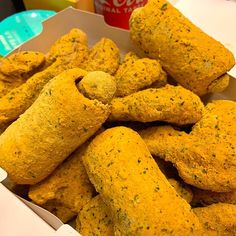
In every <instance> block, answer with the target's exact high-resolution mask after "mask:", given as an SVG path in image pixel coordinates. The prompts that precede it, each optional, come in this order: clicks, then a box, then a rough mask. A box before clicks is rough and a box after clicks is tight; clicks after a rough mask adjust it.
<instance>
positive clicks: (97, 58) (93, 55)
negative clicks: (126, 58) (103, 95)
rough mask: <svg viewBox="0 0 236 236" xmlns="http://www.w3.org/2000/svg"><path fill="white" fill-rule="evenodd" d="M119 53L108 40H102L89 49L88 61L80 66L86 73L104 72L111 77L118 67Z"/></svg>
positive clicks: (114, 45)
mask: <svg viewBox="0 0 236 236" xmlns="http://www.w3.org/2000/svg"><path fill="white" fill-rule="evenodd" d="M119 63H120V51H119V48H118V47H117V46H116V44H115V43H114V42H113V41H112V40H111V39H108V38H102V39H101V40H100V41H99V42H97V43H96V44H95V45H94V46H93V48H92V49H91V51H90V53H89V56H88V60H87V61H85V62H84V63H83V65H81V68H83V69H85V70H86V71H104V72H106V73H108V74H110V75H113V74H114V73H115V72H116V70H117V69H118V67H119Z"/></svg>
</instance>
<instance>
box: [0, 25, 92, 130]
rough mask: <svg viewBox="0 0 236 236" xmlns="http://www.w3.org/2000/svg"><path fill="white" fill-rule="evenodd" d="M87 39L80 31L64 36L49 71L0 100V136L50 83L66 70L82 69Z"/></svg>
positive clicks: (49, 62)
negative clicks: (80, 67)
mask: <svg viewBox="0 0 236 236" xmlns="http://www.w3.org/2000/svg"><path fill="white" fill-rule="evenodd" d="M86 37H87V36H86V35H85V34H84V33H83V32H82V31H80V30H77V29H73V30H71V31H70V33H69V34H66V35H64V36H62V37H61V38H60V39H59V40H58V41H57V42H56V43H55V44H54V45H52V47H51V50H50V52H49V54H48V56H47V63H46V64H47V65H46V66H45V67H46V68H45V69H44V70H43V71H41V72H39V73H36V74H34V75H33V76H32V77H31V78H29V79H28V80H27V81H26V82H25V83H24V84H22V85H21V86H19V87H17V88H15V89H13V90H11V91H10V92H9V93H7V94H6V95H5V96H3V97H2V98H0V132H3V131H4V130H5V129H6V127H7V126H8V125H10V124H11V123H12V122H13V121H14V120H16V119H17V118H18V117H19V116H20V115H21V114H23V113H24V112H25V111H26V110H27V109H28V108H29V107H30V106H31V105H32V103H33V102H34V101H35V100H36V98H37V97H38V95H39V93H40V91H41V90H42V89H43V87H44V85H45V84H46V83H47V82H48V81H50V80H51V79H52V78H54V77H55V76H57V75H58V74H60V73H62V72H63V71H64V70H68V69H71V68H75V67H77V66H79V65H80V64H81V63H82V62H83V61H84V60H85V59H86V57H87V56H86V55H88V49H86V48H87V46H86V45H84V44H85V43H86V40H87V39H86ZM81 47H82V48H81ZM83 48H84V49H83ZM55 60H56V61H55Z"/></svg>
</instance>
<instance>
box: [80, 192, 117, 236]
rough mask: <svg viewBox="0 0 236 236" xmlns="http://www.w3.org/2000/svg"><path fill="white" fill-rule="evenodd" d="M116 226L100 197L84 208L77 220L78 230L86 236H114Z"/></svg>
mask: <svg viewBox="0 0 236 236" xmlns="http://www.w3.org/2000/svg"><path fill="white" fill-rule="evenodd" d="M113 228H114V225H113V222H112V219H111V217H110V215H109V211H108V209H107V206H106V205H105V203H104V202H103V200H102V199H101V197H100V195H97V196H96V197H95V198H93V199H91V200H90V201H89V203H88V204H87V205H86V206H84V208H83V209H82V211H80V213H79V215H78V217H77V219H76V230H77V231H78V232H80V233H81V235H84V236H94V235H97V236H113V235H114V229H113Z"/></svg>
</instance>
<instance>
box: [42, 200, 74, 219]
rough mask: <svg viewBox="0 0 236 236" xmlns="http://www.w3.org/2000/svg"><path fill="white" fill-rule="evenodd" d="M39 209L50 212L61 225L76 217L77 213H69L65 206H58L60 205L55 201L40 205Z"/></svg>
mask: <svg viewBox="0 0 236 236" xmlns="http://www.w3.org/2000/svg"><path fill="white" fill-rule="evenodd" d="M41 207H43V208H45V209H47V210H48V211H50V212H51V213H52V214H53V215H55V216H56V217H57V218H59V219H60V220H61V221H62V222H63V223H67V222H68V221H69V220H71V219H72V218H73V217H75V216H76V215H77V213H75V212H73V211H71V209H70V208H68V207H66V206H65V205H62V206H61V205H60V203H58V202H55V201H52V202H50V201H48V202H47V203H46V204H44V205H42V206H41Z"/></svg>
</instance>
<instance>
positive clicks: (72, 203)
mask: <svg viewBox="0 0 236 236" xmlns="http://www.w3.org/2000/svg"><path fill="white" fill-rule="evenodd" d="M86 148H87V144H84V145H82V146H81V147H79V148H78V149H77V150H76V151H75V152H74V153H72V155H71V156H70V157H68V159H67V160H66V161H65V162H63V163H62V164H61V165H60V166H59V167H58V168H57V169H56V170H55V171H54V172H53V173H52V174H51V175H50V176H49V177H48V178H46V179H44V180H43V181H42V182H40V183H38V184H36V185H32V186H31V187H30V191H29V197H30V199H32V200H33V201H34V202H35V203H36V204H38V205H41V206H44V207H45V208H46V209H48V210H51V209H52V205H53V209H57V208H59V209H60V208H62V207H64V208H68V209H69V210H70V211H71V212H74V214H75V213H78V212H79V211H80V210H81V209H82V208H83V206H84V205H86V204H87V203H88V201H89V200H90V199H91V198H92V195H93V194H94V188H93V186H92V184H91V183H90V181H89V179H88V176H87V173H86V170H85V168H84V165H83V162H82V156H83V155H84V152H85V150H86ZM47 206H48V207H47Z"/></svg>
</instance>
